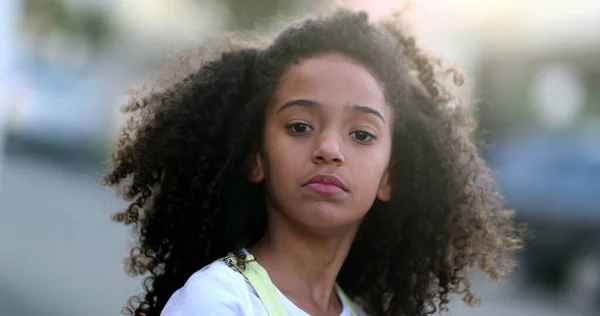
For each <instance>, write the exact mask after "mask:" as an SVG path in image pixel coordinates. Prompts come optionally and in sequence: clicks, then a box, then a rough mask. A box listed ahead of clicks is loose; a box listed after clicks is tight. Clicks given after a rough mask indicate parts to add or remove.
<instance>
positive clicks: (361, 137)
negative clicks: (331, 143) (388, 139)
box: [350, 131, 375, 143]
mask: <svg viewBox="0 0 600 316" xmlns="http://www.w3.org/2000/svg"><path fill="white" fill-rule="evenodd" d="M350 135H351V136H352V138H354V139H356V140H358V141H359V142H363V143H369V142H372V141H374V140H375V136H373V135H372V134H370V133H367V132H365V131H356V132H352V133H350Z"/></svg>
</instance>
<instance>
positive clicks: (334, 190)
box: [304, 183, 346, 194]
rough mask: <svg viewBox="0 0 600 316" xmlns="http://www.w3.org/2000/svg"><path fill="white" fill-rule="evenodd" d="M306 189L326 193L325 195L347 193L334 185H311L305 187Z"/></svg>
mask: <svg viewBox="0 0 600 316" xmlns="http://www.w3.org/2000/svg"><path fill="white" fill-rule="evenodd" d="M304 187H305V188H307V189H310V190H313V191H317V192H319V193H325V194H340V193H344V192H346V191H344V190H343V189H342V188H340V187H338V186H337V185H333V184H324V183H311V184H307V185H305V186H304Z"/></svg>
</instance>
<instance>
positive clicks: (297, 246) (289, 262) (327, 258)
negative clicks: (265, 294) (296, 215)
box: [249, 212, 358, 310]
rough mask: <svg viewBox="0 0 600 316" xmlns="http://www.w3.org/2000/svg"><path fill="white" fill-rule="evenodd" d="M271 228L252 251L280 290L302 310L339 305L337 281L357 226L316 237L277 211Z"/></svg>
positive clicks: (273, 215)
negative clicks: (308, 306) (310, 306)
mask: <svg viewBox="0 0 600 316" xmlns="http://www.w3.org/2000/svg"><path fill="white" fill-rule="evenodd" d="M268 227H269V228H268V231H267V233H266V234H265V236H264V237H263V238H262V239H261V240H260V241H259V242H258V243H257V244H256V245H254V246H252V247H250V249H249V251H250V252H251V253H252V254H253V255H254V256H255V257H256V259H257V261H258V262H259V263H260V264H261V265H262V266H263V267H264V268H265V269H266V270H267V272H268V273H269V276H270V278H271V280H272V281H273V283H274V284H275V285H276V286H277V288H278V289H279V290H280V291H281V292H283V293H284V294H285V295H286V296H287V297H288V298H289V299H291V300H292V301H293V302H294V303H296V304H297V305H299V306H301V307H303V305H304V306H306V305H308V304H310V305H313V308H317V307H318V308H319V309H320V310H328V309H329V308H330V307H331V306H340V304H339V301H338V298H337V295H336V292H335V287H334V285H335V280H336V278H337V275H338V273H339V271H340V269H341V267H342V264H343V263H344V261H345V259H346V256H347V255H348V252H349V251H350V247H351V245H352V241H353V239H354V236H355V235H356V231H357V230H358V225H356V227H352V228H348V229H344V230H341V231H340V232H339V233H336V234H327V235H324V234H316V233H314V232H312V233H311V232H309V231H308V230H307V229H302V228H299V227H298V226H297V225H294V224H292V223H291V222H290V221H289V220H288V219H287V218H285V216H283V215H282V214H280V213H278V212H270V214H269V225H268ZM303 302H304V304H303ZM309 302H310V303H309ZM309 309H312V308H309Z"/></svg>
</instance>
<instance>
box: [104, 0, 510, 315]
mask: <svg viewBox="0 0 600 316" xmlns="http://www.w3.org/2000/svg"><path fill="white" fill-rule="evenodd" d="M400 22H401V19H400V16H399V15H393V16H391V17H389V18H388V19H387V20H382V21H379V22H373V21H370V20H369V18H368V15H367V14H366V13H365V12H353V11H350V10H346V9H339V10H336V11H335V12H332V13H329V14H327V15H323V16H317V17H312V18H308V19H305V20H303V21H301V22H297V23H294V24H292V25H290V26H288V27H287V28H286V29H285V30H284V31H282V32H281V33H280V34H279V35H278V36H276V37H275V38H274V39H273V40H272V41H267V42H265V43H263V44H253V43H251V42H241V41H236V40H235V38H232V37H226V38H225V39H224V40H221V41H209V42H207V43H205V44H204V46H202V47H201V50H199V51H196V55H195V56H193V57H192V58H188V59H184V60H180V62H179V65H183V67H180V70H181V69H183V71H184V73H183V74H182V73H179V74H177V73H176V72H172V73H171V76H165V77H162V78H161V79H162V80H161V81H160V84H159V86H158V87H157V88H153V89H150V90H141V91H142V92H144V91H146V92H144V93H138V94H137V95H135V96H134V97H133V98H132V99H131V100H130V102H129V103H128V104H127V105H125V106H124V111H125V112H126V113H129V115H131V118H130V120H129V122H128V123H127V124H126V126H125V127H124V131H123V133H122V135H121V137H120V139H119V141H118V143H117V149H116V152H115V153H114V154H113V161H112V162H113V163H112V166H111V170H110V171H109V172H108V174H107V175H106V177H105V182H106V184H107V185H110V186H113V187H115V189H116V190H117V191H118V192H120V193H121V194H122V195H123V197H124V198H126V199H128V200H129V201H131V203H130V205H129V207H128V208H127V209H126V210H124V211H122V212H119V213H117V214H115V216H114V219H115V220H116V221H118V222H121V223H124V224H126V225H131V226H132V227H133V231H134V233H135V234H136V236H138V238H139V239H138V241H137V244H136V245H135V246H134V247H133V248H132V250H131V254H130V256H129V257H128V259H127V261H126V268H127V271H128V272H129V273H130V274H132V275H146V279H145V281H144V284H143V285H144V289H145V294H144V295H143V296H139V297H138V296H134V297H132V299H130V302H129V303H128V306H127V307H126V312H128V313H130V314H134V315H159V314H160V311H161V310H162V308H163V307H164V305H165V304H166V302H167V300H168V299H169V297H170V296H171V295H172V294H173V292H174V291H175V290H177V289H178V288H180V287H182V286H183V285H184V283H185V282H186V280H187V279H188V278H189V277H190V276H191V275H192V274H193V273H194V272H196V271H197V270H199V269H201V268H202V267H203V266H205V265H207V264H209V263H211V262H212V261H214V260H216V259H218V258H220V257H223V256H225V255H226V254H227V253H230V252H234V253H237V255H238V256H241V252H240V249H242V248H244V247H247V246H250V245H252V244H254V243H256V242H257V241H258V240H259V239H260V238H261V237H262V236H263V234H264V232H265V230H266V225H267V224H266V223H267V212H266V206H265V201H264V193H263V190H262V188H261V186H260V184H252V183H250V182H249V181H248V180H247V177H246V174H247V168H248V163H247V161H248V159H247V158H248V156H249V154H250V153H251V152H252V150H253V144H254V145H255V144H256V143H257V142H260V137H261V132H262V127H263V123H264V122H263V120H264V118H263V116H264V111H265V107H266V104H268V103H269V102H270V98H271V97H272V95H273V93H274V91H275V90H276V89H277V87H278V83H279V82H280V79H281V78H282V76H283V75H284V74H285V73H286V71H287V69H289V67H290V66H291V65H293V64H294V63H297V62H298V61H299V60H302V59H306V58H310V57H314V56H318V55H322V54H326V53H332V52H335V53H340V54H343V55H345V56H347V57H349V58H352V59H354V60H356V61H358V62H360V63H361V64H362V65H364V66H365V67H366V68H367V69H369V70H370V71H371V72H372V73H374V74H375V76H376V77H377V78H378V79H379V81H380V82H381V84H382V85H383V88H384V91H385V97H386V99H387V102H388V104H389V105H390V107H391V108H392V109H393V111H394V115H395V121H394V131H393V141H392V142H393V143H392V161H394V164H393V165H392V167H391V171H390V172H391V173H390V181H391V185H392V188H393V192H392V194H393V197H392V200H391V201H390V202H387V203H385V202H381V201H378V200H376V201H375V202H374V204H373V206H372V207H371V209H370V210H369V212H368V213H367V215H366V217H365V219H364V221H363V223H362V224H361V226H360V228H359V231H358V233H357V235H356V238H355V241H354V243H353V245H352V247H351V249H350V252H349V254H348V257H347V259H346V261H345V263H344V265H343V266H342V269H341V271H340V272H339V275H338V280H337V281H338V282H339V284H340V285H341V286H342V288H344V289H345V291H346V292H347V293H348V295H349V296H350V297H352V298H353V299H354V300H355V301H356V302H357V303H359V304H360V305H362V306H363V307H364V308H365V310H366V311H367V312H368V313H369V314H372V315H427V314H433V313H436V312H438V311H440V310H441V311H447V310H448V308H447V304H448V302H449V296H450V295H451V294H453V293H454V294H459V295H462V297H463V300H464V301H466V302H467V303H469V304H471V305H475V304H477V301H478V297H477V296H476V295H475V294H474V293H473V292H472V291H471V290H470V283H469V280H468V277H467V275H466V272H467V271H468V270H469V269H471V268H480V269H482V270H484V271H486V272H487V273H488V274H489V275H490V276H491V277H492V278H494V279H499V278H501V277H502V276H503V275H504V274H505V273H507V272H510V271H511V270H512V269H513V267H514V264H515V262H514V260H513V258H512V252H513V251H514V250H516V249H518V248H520V246H521V239H520V237H519V236H520V234H519V229H517V228H516V227H515V226H514V224H513V220H512V213H511V212H509V211H506V210H504V209H503V198H502V196H501V195H500V194H499V193H498V191H497V188H496V186H495V183H494V181H493V179H492V178H491V175H490V170H489V169H488V167H487V166H486V164H485V162H484V161H482V159H481V158H480V157H479V156H478V153H477V148H476V146H475V145H474V144H473V142H472V141H471V140H470V135H471V133H472V132H473V131H474V128H475V126H474V122H473V120H472V119H471V116H470V114H469V111H468V108H467V107H466V106H465V105H464V104H462V103H461V102H459V100H458V98H457V97H455V96H454V95H453V94H452V93H451V91H450V88H449V87H448V85H447V84H446V83H445V81H446V77H447V76H448V75H453V79H454V80H453V81H454V84H455V85H460V84H462V76H461V74H460V73H459V72H458V71H457V70H456V69H453V68H447V67H445V66H443V65H442V62H441V61H440V60H439V59H436V58H433V57H431V56H429V55H428V54H426V53H425V52H424V51H422V50H421V49H420V48H418V47H417V46H416V43H415V39H414V37H412V36H410V35H409V34H407V32H406V30H405V28H404V27H402V26H401V25H400ZM221 44H223V45H221ZM190 55H191V54H188V56H190ZM209 55H210V56H212V57H211V60H206V59H205V58H207V56H209ZM196 57H200V58H201V60H200V63H197V64H195V69H190V68H194V66H191V65H192V61H193V62H196V61H197V59H195V58H196ZM186 67H188V68H186ZM171 70H172V69H171ZM173 74H175V75H173ZM178 76H180V77H181V76H184V78H182V79H181V80H180V78H178Z"/></svg>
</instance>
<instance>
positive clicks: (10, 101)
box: [0, 0, 600, 316]
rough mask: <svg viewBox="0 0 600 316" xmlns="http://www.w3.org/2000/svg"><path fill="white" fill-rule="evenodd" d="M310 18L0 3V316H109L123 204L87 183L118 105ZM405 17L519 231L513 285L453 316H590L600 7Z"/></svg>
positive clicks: (425, 11) (483, 288)
mask: <svg viewBox="0 0 600 316" xmlns="http://www.w3.org/2000/svg"><path fill="white" fill-rule="evenodd" d="M349 2H352V3H353V4H354V5H355V6H356V7H357V8H363V9H366V10H368V11H370V12H371V13H372V14H373V15H381V14H385V13H386V12H389V10H390V9H391V8H393V7H394V6H395V5H398V1H390V0H383V1H381V0H364V1H363V0H353V1H349ZM324 5H328V1H325V0H310V1H308V0H303V1H291V0H288V1H285V0H254V1H245V0H212V1H211V0H169V1H166V0H102V1H101V0H86V1H83V0H0V240H1V241H0V315H2V316H16V315H19V316H28V315H50V316H55V315H56V316H58V315H61V316H62V315H82V314H85V315H115V314H118V313H119V312H120V309H121V307H122V306H123V305H124V303H125V301H126V300H127V298H128V297H129V296H131V295H132V294H134V293H135V292H136V291H139V290H140V280H139V279H131V278H129V277H127V276H126V275H125V273H124V271H123V266H122V262H123V259H124V257H125V256H126V254H127V245H128V243H129V242H130V241H131V238H130V237H129V233H128V230H127V229H126V228H123V227H121V226H120V225H117V224H113V223H111V221H110V214H111V213H112V212H114V211H115V210H117V209H119V208H120V207H122V206H123V205H124V203H123V202H120V201H119V200H118V199H117V198H116V197H115V196H114V194H113V193H112V191H110V190H109V189H106V188H103V187H100V186H98V185H97V179H98V173H99V172H101V171H102V168H103V164H104V163H105V162H106V161H107V157H108V152H109V151H110V150H111V149H112V147H113V145H114V140H115V138H116V136H117V135H118V132H119V126H120V124H121V122H122V118H121V116H120V113H119V106H120V105H121V104H123V103H124V101H126V100H127V95H126V94H125V92H126V90H127V88H128V87H130V86H131V85H132V84H136V83H139V82H140V81H141V80H142V79H143V78H144V77H145V76H146V75H148V73H150V72H151V71H153V70H154V69H156V67H157V66H158V65H159V61H160V60H161V58H162V57H163V56H164V54H165V53H167V52H168V51H170V50H171V49H172V48H173V47H176V46H185V45H194V44H196V43H198V42H199V41H201V40H202V39H203V38H205V37H206V36H209V35H211V34H214V33H215V32H221V31H224V30H249V29H256V28H265V27H268V26H269V25H270V24H271V23H273V22H276V19H274V17H291V16H295V15H299V14H303V13H306V12H311V11H315V10H319V9H320V8H321V7H322V6H324ZM401 5H402V3H401ZM407 17H408V18H409V20H410V22H411V24H412V26H413V29H414V30H415V32H416V33H417V34H418V36H419V38H420V41H421V44H422V46H424V47H426V48H428V49H431V50H435V51H437V52H439V53H441V55H442V56H443V57H444V58H446V59H448V60H451V61H454V62H455V63H456V64H457V65H458V66H459V67H460V68H462V69H463V71H464V72H465V73H466V78H467V81H466V85H465V88H464V89H462V90H461V92H462V93H464V98H465V99H467V100H469V102H470V103H471V104H473V105H474V112H475V113H476V114H477V115H478V117H479V120H480V129H481V132H482V133H481V136H480V140H481V141H482V142H485V143H486V144H489V146H482V148H481V154H482V155H483V156H484V157H485V158H486V160H487V161H488V162H489V163H490V165H491V166H492V168H493V170H494V173H495V176H496V180H497V181H498V184H499V186H500V189H501V191H502V192H503V193H504V194H505V195H506V200H507V204H508V207H509V208H514V209H516V211H517V213H516V214H517V216H518V219H519V221H520V222H524V223H527V224H528V225H529V227H530V232H531V238H528V240H527V250H526V251H525V252H523V253H522V254H521V255H520V260H521V265H520V267H519V269H518V271H517V272H516V273H515V274H513V275H512V276H511V277H509V278H508V279H507V280H506V281H505V282H503V283H501V284H497V283H495V282H491V281H488V280H486V278H485V277H483V276H480V275H478V274H476V275H475V282H474V285H473V287H474V289H475V290H476V291H477V292H478V293H479V294H480V295H481V296H482V298H483V300H482V305H481V307H480V308H478V309H469V308H467V307H465V306H463V304H462V303H461V302H460V301H458V300H455V301H453V302H452V308H453V309H452V310H453V315H491V316H494V315H549V316H553V315H600V1H598V0H569V1H561V0H552V1H549V0H545V1H541V0H487V1H481V0H470V1H469V0H445V1H442V0H437V1H434V0H420V1H413V2H412V3H411V4H410V11H409V12H408V13H407Z"/></svg>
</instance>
